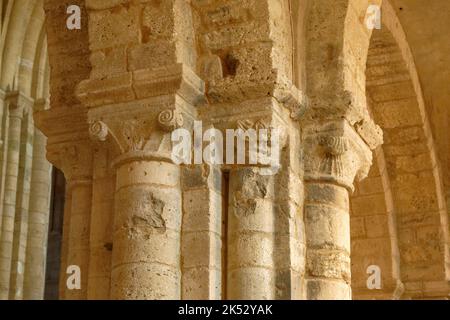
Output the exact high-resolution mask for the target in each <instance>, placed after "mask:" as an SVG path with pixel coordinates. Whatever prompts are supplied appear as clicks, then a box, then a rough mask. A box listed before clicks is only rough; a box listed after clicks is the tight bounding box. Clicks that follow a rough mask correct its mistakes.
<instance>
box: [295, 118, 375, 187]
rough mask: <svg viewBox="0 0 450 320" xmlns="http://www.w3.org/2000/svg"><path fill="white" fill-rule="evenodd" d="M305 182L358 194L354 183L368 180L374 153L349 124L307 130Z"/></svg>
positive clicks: (334, 123)
mask: <svg viewBox="0 0 450 320" xmlns="http://www.w3.org/2000/svg"><path fill="white" fill-rule="evenodd" d="M304 146H305V151H304V162H305V179H306V180H307V181H318V182H320V181H323V182H331V183H336V184H338V185H342V186H343V187H345V188H347V189H349V190H350V191H353V190H354V181H355V179H356V180H357V181H359V180H361V179H363V178H365V177H367V175H368V173H369V170H370V167H371V165H372V151H371V150H370V148H369V147H368V146H367V144H366V143H365V142H364V141H363V140H362V138H361V137H360V135H359V134H358V133H357V132H356V131H355V130H354V129H353V127H352V126H351V125H349V124H348V122H347V121H345V120H341V121H335V122H329V123H327V124H325V125H323V126H320V127H318V128H316V127H310V128H306V129H305V134H304Z"/></svg>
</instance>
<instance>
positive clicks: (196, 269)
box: [181, 164, 225, 300]
mask: <svg viewBox="0 0 450 320" xmlns="http://www.w3.org/2000/svg"><path fill="white" fill-rule="evenodd" d="M181 183H182V191H183V225H182V236H181V261H182V270H181V271H182V281H181V282H182V299H183V300H199V299H200V300H201V299H206V300H220V299H222V298H225V297H223V293H224V290H223V286H222V279H223V274H224V272H225V270H223V267H224V263H223V261H222V259H223V251H222V239H223V238H222V237H223V236H224V235H223V232H222V229H223V225H222V223H223V222H222V221H223V220H222V218H223V211H224V208H223V207H224V206H223V190H222V184H223V183H222V172H221V170H220V167H219V166H213V165H207V164H204V165H193V166H185V167H183V168H182V178H181ZM205 252H208V254H205Z"/></svg>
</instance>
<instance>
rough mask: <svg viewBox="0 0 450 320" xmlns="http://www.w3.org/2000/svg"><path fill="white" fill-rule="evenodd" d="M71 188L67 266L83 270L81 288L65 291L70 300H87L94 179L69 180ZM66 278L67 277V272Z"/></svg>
mask: <svg viewBox="0 0 450 320" xmlns="http://www.w3.org/2000/svg"><path fill="white" fill-rule="evenodd" d="M68 184H70V187H69V189H70V190H71V208H70V227H69V228H70V231H69V236H68V249H67V266H71V265H74V266H78V267H79V268H80V270H81V289H79V290H78V289H75V290H69V289H67V290H66V292H65V298H66V299H68V300H85V299H86V298H87V283H88V272H89V235H90V215H91V208H92V180H88V179H87V180H75V179H73V180H71V181H70V180H69V181H68ZM65 279H67V274H66V277H65Z"/></svg>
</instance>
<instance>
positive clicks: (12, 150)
mask: <svg viewBox="0 0 450 320" xmlns="http://www.w3.org/2000/svg"><path fill="white" fill-rule="evenodd" d="M22 117H23V110H22V109H20V108H19V109H11V110H10V114H9V134H8V154H7V166H6V174H5V193H4V199H3V217H2V232H1V238H0V299H4V300H6V299H8V297H9V286H10V274H11V258H12V250H13V238H14V219H15V214H16V198H17V183H18V180H17V177H18V175H19V156H20V137H21V128H22Z"/></svg>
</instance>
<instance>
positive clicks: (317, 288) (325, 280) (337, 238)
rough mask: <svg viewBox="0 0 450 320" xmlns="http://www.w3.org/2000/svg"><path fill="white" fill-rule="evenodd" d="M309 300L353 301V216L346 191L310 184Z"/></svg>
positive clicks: (307, 204)
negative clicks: (351, 247)
mask: <svg viewBox="0 0 450 320" xmlns="http://www.w3.org/2000/svg"><path fill="white" fill-rule="evenodd" d="M305 220H306V234H307V263H306V275H307V298H308V300H340V299H342V300H347V299H351V287H350V284H351V281H350V215H349V196H348V191H347V189H346V188H344V187H341V186H338V185H335V184H331V183H330V184H329V183H322V182H308V183H306V199H305Z"/></svg>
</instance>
